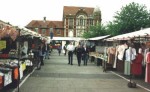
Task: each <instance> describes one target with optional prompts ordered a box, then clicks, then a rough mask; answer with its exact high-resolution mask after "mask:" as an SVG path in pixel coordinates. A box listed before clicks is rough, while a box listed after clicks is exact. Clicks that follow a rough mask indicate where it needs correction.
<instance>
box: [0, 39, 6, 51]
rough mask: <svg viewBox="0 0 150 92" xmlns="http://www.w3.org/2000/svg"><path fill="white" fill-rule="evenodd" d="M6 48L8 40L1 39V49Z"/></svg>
mask: <svg viewBox="0 0 150 92" xmlns="http://www.w3.org/2000/svg"><path fill="white" fill-rule="evenodd" d="M4 48H6V41H0V50H1V49H4Z"/></svg>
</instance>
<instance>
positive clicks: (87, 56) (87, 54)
mask: <svg viewBox="0 0 150 92" xmlns="http://www.w3.org/2000/svg"><path fill="white" fill-rule="evenodd" d="M88 58H89V49H88V48H87V46H86V45H84V46H83V61H84V65H87V61H88Z"/></svg>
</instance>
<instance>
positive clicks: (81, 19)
mask: <svg viewBox="0 0 150 92" xmlns="http://www.w3.org/2000/svg"><path fill="white" fill-rule="evenodd" d="M83 23H84V22H83V17H82V16H81V17H80V25H81V26H83Z"/></svg>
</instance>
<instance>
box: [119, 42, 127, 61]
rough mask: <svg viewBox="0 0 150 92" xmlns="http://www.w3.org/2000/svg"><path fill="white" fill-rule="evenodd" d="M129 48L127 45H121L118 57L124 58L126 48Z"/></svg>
mask: <svg viewBox="0 0 150 92" xmlns="http://www.w3.org/2000/svg"><path fill="white" fill-rule="evenodd" d="M126 48H127V46H126V45H120V46H119V47H118V49H117V52H118V59H119V60H123V55H124V51H125V49H126Z"/></svg>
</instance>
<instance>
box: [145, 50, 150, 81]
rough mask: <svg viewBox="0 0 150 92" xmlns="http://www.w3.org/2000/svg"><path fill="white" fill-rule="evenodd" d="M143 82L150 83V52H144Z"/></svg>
mask: <svg viewBox="0 0 150 92" xmlns="http://www.w3.org/2000/svg"><path fill="white" fill-rule="evenodd" d="M145 82H148V83H150V52H148V53H147V54H146V72H145Z"/></svg>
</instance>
